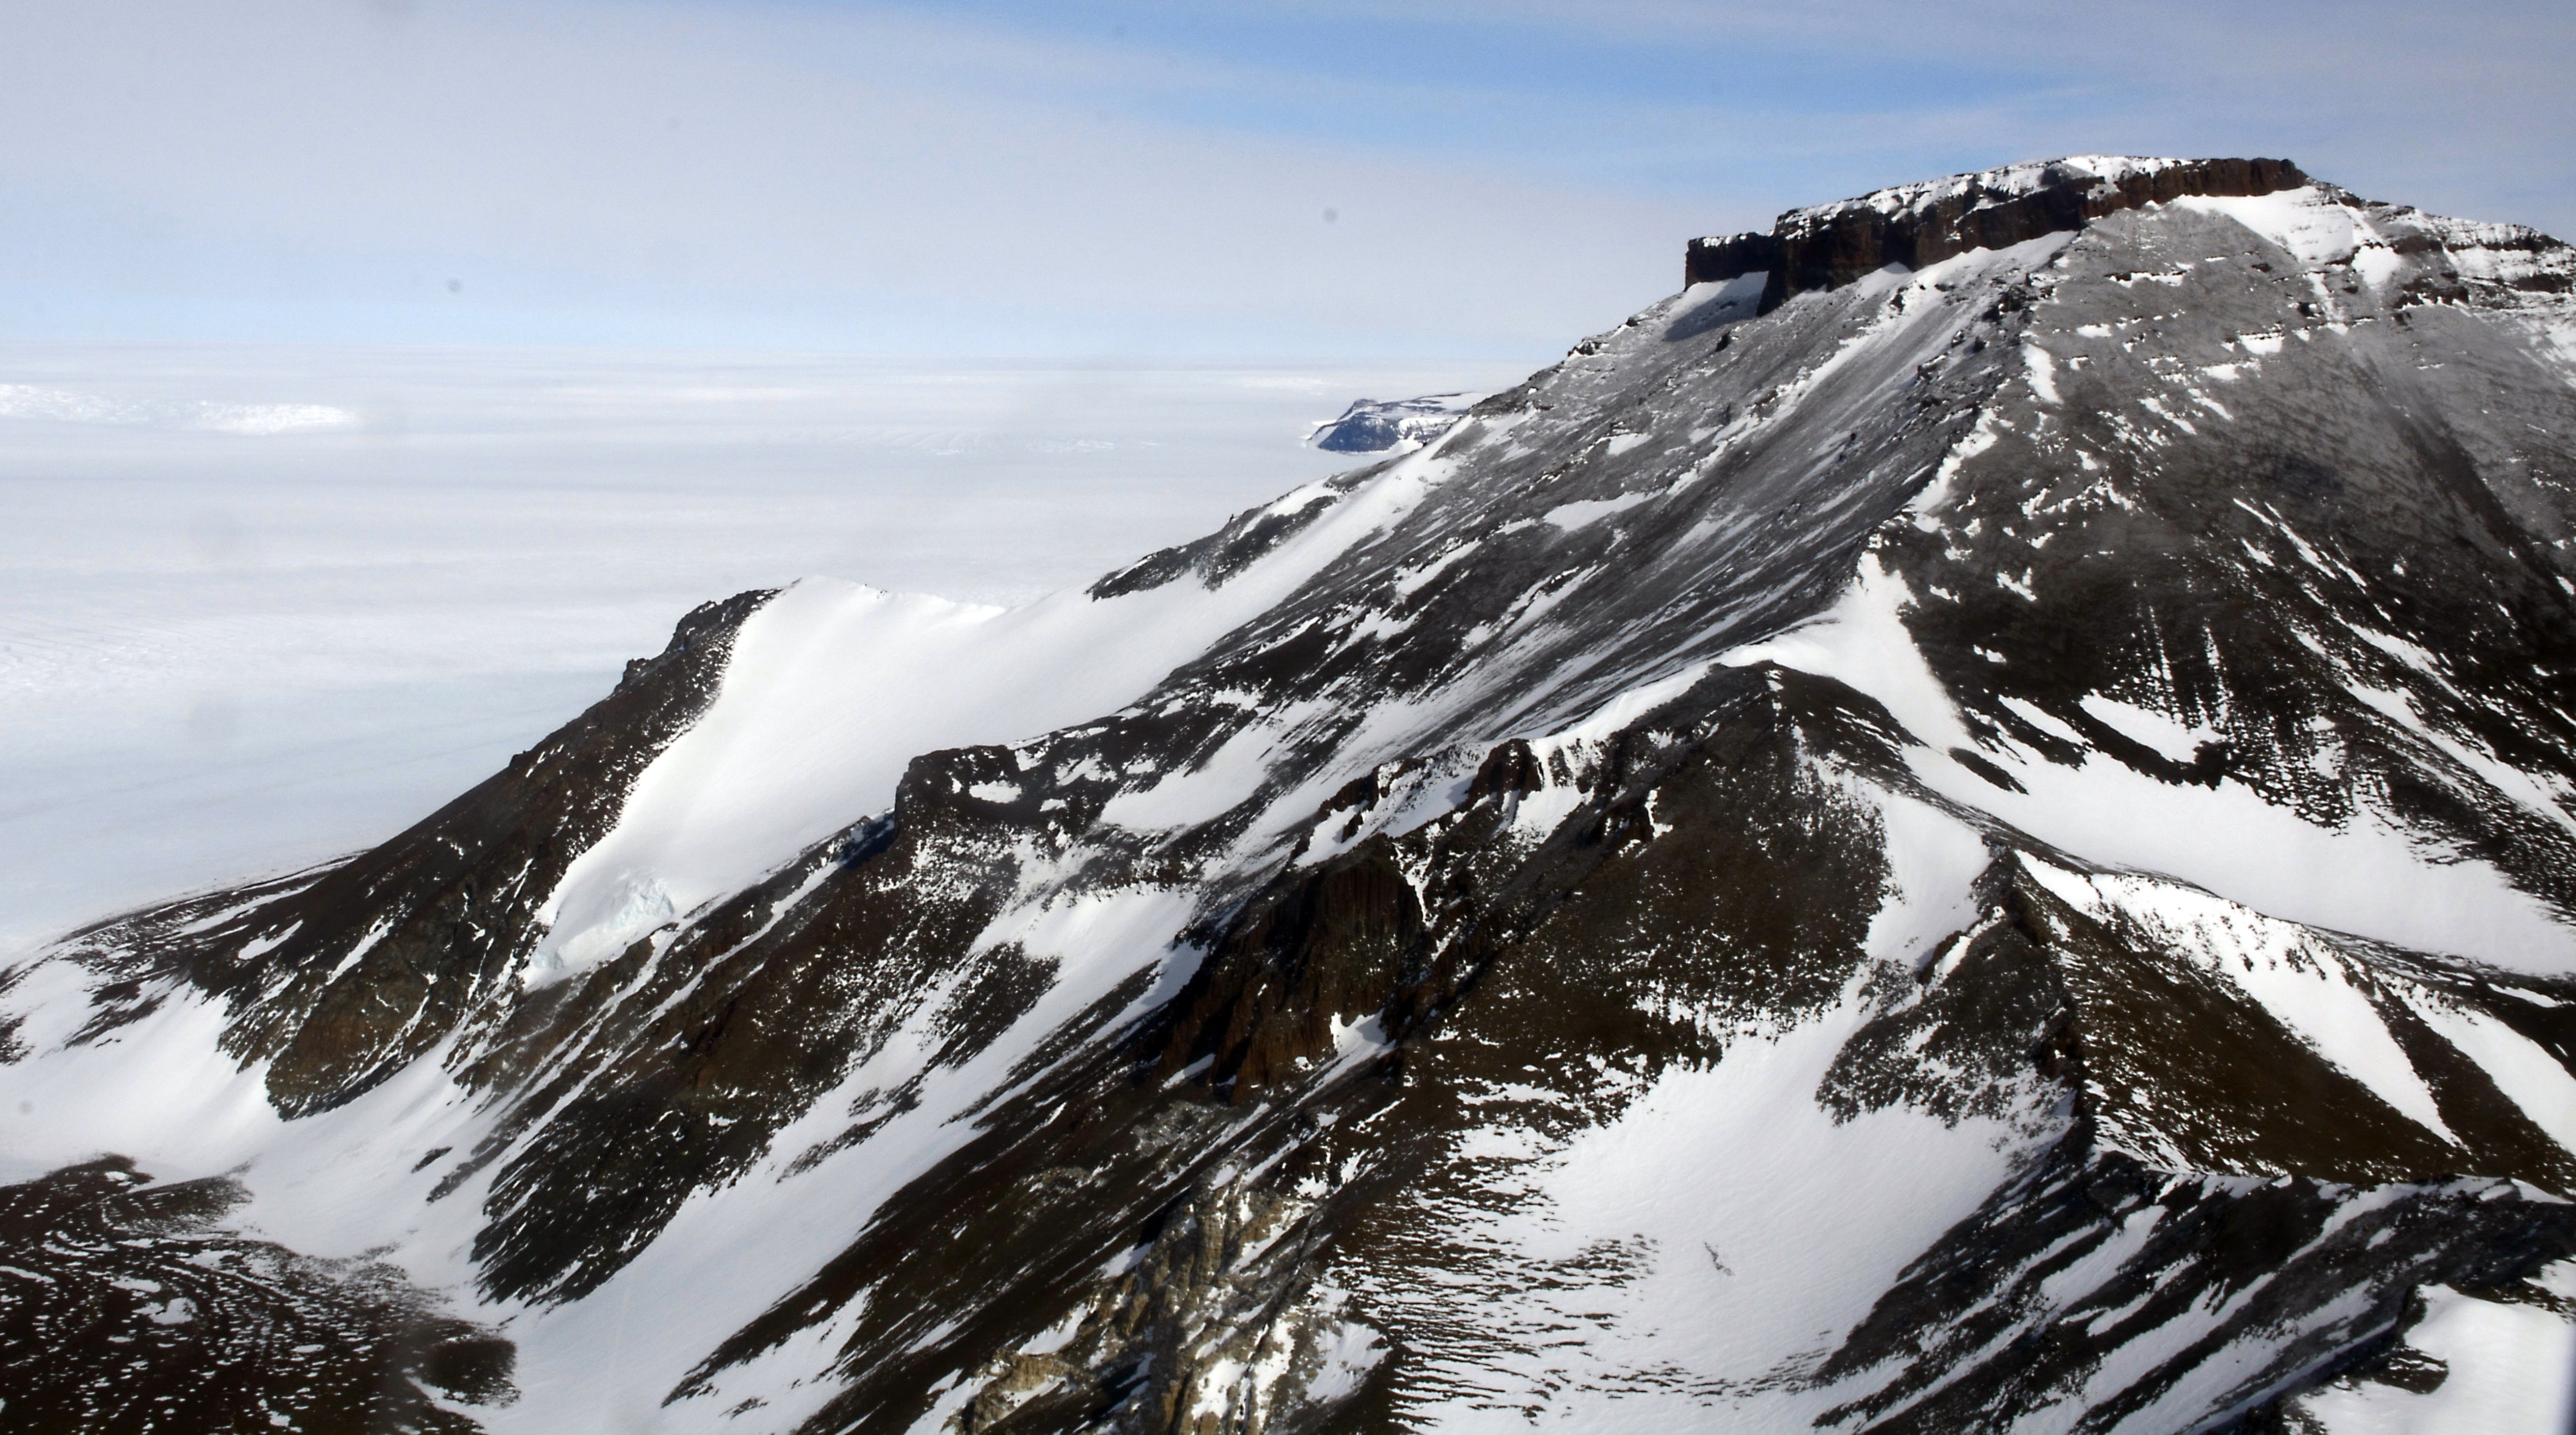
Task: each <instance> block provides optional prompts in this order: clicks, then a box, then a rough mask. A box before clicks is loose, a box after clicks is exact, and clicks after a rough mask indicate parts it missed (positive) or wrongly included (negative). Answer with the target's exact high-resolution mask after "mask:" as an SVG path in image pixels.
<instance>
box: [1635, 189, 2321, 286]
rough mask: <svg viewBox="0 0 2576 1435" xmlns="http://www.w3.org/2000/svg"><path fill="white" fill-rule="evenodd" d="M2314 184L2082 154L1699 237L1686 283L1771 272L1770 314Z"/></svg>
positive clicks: (1686, 260)
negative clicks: (2210, 201)
mask: <svg viewBox="0 0 2576 1435" xmlns="http://www.w3.org/2000/svg"><path fill="white" fill-rule="evenodd" d="M2105 168H2110V167H2109V166H2105ZM2307 182H2308V177H2307V175H2306V174H2305V173H2303V172H2302V171H2301V170H2300V169H2299V167H2298V166H2297V165H2295V164H2292V163H2291V162H2290V161H2288V160H2286V159H2198V160H2177V161H2171V162H2162V161H2135V160H2133V161H2124V162H2122V164H2121V166H2120V167H2119V168H2117V169H2114V170H2113V172H2112V173H2107V174H2105V173H2099V172H2097V171H2096V169H2095V168H2094V167H2093V166H2092V165H2089V164H2087V163H2085V162H2082V161H2076V160H2050V161H2048V162H2046V163H2044V164H2037V165H2016V166H2013V167H2011V168H2009V169H1997V170H1987V171H1984V172H1982V173H1979V174H1963V175H1956V176H1953V177H1951V178H1949V179H1946V180H1936V181H1933V182H1931V183H1929V184H1915V185H1906V186H1903V187H1901V188H1898V189H1883V190H1880V191H1878V192H1877V193H1876V194H1871V195H1866V196H1863V197H1862V198H1859V199H1850V200H1845V201H1843V202H1842V203H1840V204H1827V205H1818V206H1816V207H1814V208H1812V209H1793V210H1791V211H1789V212H1788V213H1786V214H1784V215H1781V216H1780V220H1779V223H1778V224H1776V225H1774V226H1773V227H1772V230H1771V232H1770V233H1768V234H1757V233H1751V232H1748V233H1744V234H1736V235H1729V236H1725V237H1722V238H1719V237H1712V238H1708V239H1694V240H1692V241H1691V242H1690V246H1689V248H1688V249H1687V250H1685V251H1684V255H1683V260H1682V282H1683V283H1684V284H1704V283H1712V282H1717V281H1721V280H1727V279H1734V278H1738V277H1740V276H1742V275H1746V274H1754V273H1768V274H1769V275H1770V276H1771V277H1770V282H1769V283H1767V284H1765V285H1764V286H1763V290H1762V308H1763V309H1764V310H1765V311H1766V312H1767V311H1769V310H1771V309H1773V308H1775V307H1777V306H1778V305H1779V304H1780V302H1781V301H1782V300H1785V299H1787V298H1788V297H1789V296H1791V295H1793V294H1803V293H1806V292H1808V291H1809V290H1813V289H1834V288H1839V287H1841V286H1842V285H1845V284H1849V283H1851V282H1852V281H1853V280H1855V279H1858V278H1859V277H1861V276H1862V275H1864V274H1869V273H1873V272H1875V271H1877V270H1880V269H1883V268H1885V267H1887V266H1888V265H1890V264H1902V265H1904V266H1906V267H1907V268H1909V269H1920V268H1922V267H1923V266H1924V265H1927V264H1936V263H1939V262H1940V261H1941V260H1944V259H1947V258H1949V257H1951V256H1952V255H1954V254H1965V253H1967V252H1968V251H1969V250H1971V249H2002V248H2005V247H2007V246H2010V245H2014V244H2020V243H2022V242H2023V241H2025V240H2031V239H2037V238H2038V237H2040V236H2041V235H2043V234H2054V233H2057V232H2059V231H2061V230H2067V229H2076V228H2080V227H2082V225H2083V224H2084V223H2085V221H2087V220H2092V219H2099V218H2101V217H2102V216H2104V215H2106V214H2114V213H2117V212H2118V211H2120V210H2123V209H2136V208H2138V207H2139V206H2141V205H2146V204H2162V203H2165V202H2166V201H2169V200H2175V199H2180V198H2182V197H2183V196H2185V195H2193V194H2213V195H2249V194H2270V193H2272V192H2274V191H2275V190H2283V189H2295V188H2297V187H2298V186H2300V185H2303V184H2306V183H2307Z"/></svg>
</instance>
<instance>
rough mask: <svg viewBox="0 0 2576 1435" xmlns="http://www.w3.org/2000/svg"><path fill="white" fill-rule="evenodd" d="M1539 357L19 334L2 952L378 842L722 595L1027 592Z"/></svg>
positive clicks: (3, 386)
mask: <svg viewBox="0 0 2576 1435" xmlns="http://www.w3.org/2000/svg"><path fill="white" fill-rule="evenodd" d="M1503 367H1504V368H1506V369H1507V368H1509V367H1510V366H1508V365H1506V366H1503ZM1469 368H1470V370H1472V366H1469ZM1509 377H1511V374H1509V373H1506V372H1500V371H1497V372H1494V373H1485V372H1481V371H1467V372H1462V371H1461V370H1460V369H1459V368H1458V367H1455V366H1452V367H1447V368H1439V369H1433V368H1428V367H1423V368H1406V367H1402V366H1396V365H1378V366H1375V367H1358V366H1332V365H1319V366H1302V367H1301V366H1295V365H1283V364H1267V365H1220V364H1201V365H1172V364H1146V363H1128V362H1108V361H1101V362H1087V361H1066V360H1032V361H990V360H938V361H921V360H887V359H868V358H852V357H833V356H809V355H706V354H646V353H608V352H576V351H534V350H468V349H426V348H412V349H393V348H378V349H361V348H321V347H309V346H294V347H290V346H220V345H151V346H143V345H86V346H76V345H67V344H60V343H48V344H31V343H13V344H6V345H0V511H5V512H6V513H7V514H8V518H9V521H8V522H7V523H6V524H0V950H17V949H23V948H24V947H26V946H29V945H32V944H33V943H35V942H37V941H40V940H43V939H45V938H47V937H50V936H52V935H55V934H58V933H59V932H60V931H62V930H64V929H65V928H67V927H69V926H70V925H73V924H75V923H77V922H80V921H83V920H86V919H89V918H94V917H98V916H104V915H107V914H108V913H110V912H112V911H115V910H119V909H121V908H123V907H126V906H130V905H132V904H135V903H139V902H143V901H148V900H151V899H154V898H156V897H162V896H166V895H168V894H170V893H171V892H174V891H178V890H183V889H187V888H191V887H198V886H206V885H213V884H217V883H223V882H229V881H233V880H237V879H240V878H243V877H246V876H250V875H253V874H256V873H260V872H267V871H274V870H278V869H281V868H287V867H292V866H296V865H299V864H302V863H305V862H310V861H314V860H318V859H320V858H324V857H327V856H331V855H334V854H337V853H339V852H343V851H347V850H350V849H352V848H355V847H358V846H362V845H365V844H367V843H371V842H374V841H377V840H381V839H382V838H383V837H385V836H387V835H390V834H391V833H392V832H394V831H396V830H398V829H399V828H401V827H402V826H404V825H406V824H408V823H409V822H410V821H412V820H414V819H416V818H418V817H420V816H423V815H425V814H426V813H428V812H429V811H430V810H432V809H433V808H435V807H436V806H438V805H439V804H440V803H442V802H444V801H446V800H447V799H448V798H450V797H452V796H454V795H455V794H456V793H457V792H460V791H462V790H464V789H465V788H466V787H468V786H470V785H472V784H473V783H474V782H475V781H476V780H478V779H480V778H481V777H482V776H484V775H485V774H487V773H489V772H491V771H492V770H494V769H495V768H496V767H498V766H499V765H500V764H501V763H502V762H504V761H506V760H507V759H508V756H509V754H510V753H511V752H513V751H515V750H517V749H519V748H522V747H525V746H527V745H528V744H529V743H530V742H531V741H533V740H534V739H535V738H537V737H538V736H539V735H541V734H543V733H545V732H547V731H549V730H551V729H552V728H554V727H555V726H557V725H558V724H559V723H561V722H562V721H564V720H565V719H566V718H569V717H570V716H572V715H573V714H574V713H577V712H579V711H580V710H581V708H582V707H584V706H585V705H587V704H588V703H589V702H591V701H592V700H594V699H595V698H597V697H598V696H599V695H600V694H602V693H604V692H605V691H606V690H607V688H608V686H609V685H610V684H611V683H612V682H613V681H614V679H615V676H616V673H617V670H618V668H619V665H620V664H622V663H623V662H624V661H625V660H627V659H628V658H632V657H638V656H643V655H647V654H650V653H653V652H656V651H659V649H660V648H661V646H662V644H663V642H664V641H665V640H666V639H667V638H668V636H669V633H670V627H671V624H672V622H673V621H674V620H676V619H677V618H678V617H679V616H680V615H681V614H682V613H684V612H686V611H687V610H688V609H689V608H691V607H693V606H695V605H696V604H698V603H700V602H703V601H705V600H707V599H710V598H716V597H721V596H724V595H726V594H729V593H733V592H737V591H740V590H742V589H745V588H751V587H759V586H769V585H775V584H780V583H784V582H787V581H790V580H793V579H796V578H799V577H804V576H808V575H832V576H836V577H841V578H847V579H851V580H854V581H858V582H863V583H867V584H869V585H872V586H874V587H878V588H883V589H888V590H893V591H899V592H921V593H936V594H939V595H941V596H944V597H948V598H953V599H958V600H964V601H970V602H979V603H1019V602H1024V601H1027V600H1029V599H1032V598H1034V597H1036V596H1038V595H1040V594H1042V593H1045V592H1047V591H1049V590H1052V589H1056V588H1060V587H1063V586H1065V585H1068V584H1076V583H1083V582H1087V581H1089V580H1090V579H1092V578H1093V577H1095V576H1097V575H1098V574H1100V573H1102V572H1104V571H1106V570H1108V569H1110V568H1113V567H1115V566H1117V565H1119V564H1120V563H1122V562H1125V561H1127V560H1129V559H1131V558H1133V557H1135V556H1136V555H1137V554H1140V553H1142V552H1145V551H1147V550H1149V549H1151V548H1154V547H1157V546H1160V545H1163V544H1166V543H1171V542H1178V541H1182V540H1185V539H1188V538H1191V537H1195V536H1196V535H1198V534H1200V533H1203V532H1205V531H1207V530H1208V529H1210V528H1212V527H1214V526H1215V525H1216V524H1217V523H1218V522H1220V521H1221V520H1222V519H1223V517H1224V516H1225V515H1226V514H1228V513H1231V512H1234V511H1236V510H1238V509H1241V508H1244V507H1247V506H1249V505H1252V504H1254V503H1258V502H1262V501H1264V500H1267V499H1269V498H1271V497H1273V496H1275V495H1277V494H1278V493H1280V492H1282V491H1284V490H1286V489H1288V488H1291V487H1294V486H1295V485H1297V484H1298V483H1300V482H1302V481H1305V480H1308V479H1312V478H1315V477H1318V476H1321V475H1323V474H1326V473H1329V472H1332V471H1335V470H1337V469H1340V468H1343V467H1347V466H1348V465H1349V464H1350V462H1351V460H1350V459H1349V458H1347V457H1346V456H1336V455H1332V454H1323V453H1317V452H1314V451H1312V450H1310V449H1306V448H1303V447H1301V446H1300V443H1299V440H1300V438H1301V437H1302V436H1303V435H1304V434H1305V433H1306V431H1307V430H1308V429H1309V428H1310V427H1311V426H1312V425H1313V424H1314V423H1315V422H1316V421H1317V420H1318V419H1319V418H1323V417H1327V416H1329V415H1331V414H1333V413H1335V412H1337V411H1339V410H1340V409H1341V408H1342V407H1343V406H1344V405H1346V404H1347V403H1349V402H1350V400H1351V399H1353V398H1354V397H1360V396H1368V397H1380V396H1402V395H1405V394H1411V393H1417V392H1422V391H1425V390H1432V389H1442V388H1456V387H1459V386H1460V385H1461V384H1462V383H1468V382H1474V383H1478V384H1486V385H1491V384H1494V383H1497V382H1499V381H1501V380H1503V379H1507V378H1509Z"/></svg>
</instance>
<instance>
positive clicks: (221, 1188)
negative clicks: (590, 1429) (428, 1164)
mask: <svg viewBox="0 0 2576 1435" xmlns="http://www.w3.org/2000/svg"><path fill="white" fill-rule="evenodd" d="M242 1198H243V1191H242V1188H241V1186H240V1183H238V1182H236V1181H233V1180H231V1179H229V1178H224V1177H214V1178H209V1179H204V1180H197V1181H176V1182H171V1183H169V1184H166V1185H164V1184H157V1183H155V1182H154V1180H153V1179H152V1177H151V1176H149V1175H146V1174H144V1173H143V1172H140V1171H137V1170H135V1169H134V1163H133V1162H131V1161H129V1160H127V1159H125V1158H124V1157H122V1156H107V1157H102V1158H100V1159H98V1160H96V1161H91V1162H88V1163H85V1164H83V1165H79V1166H72V1167H67V1168H65V1169H63V1170H60V1171H56V1172H53V1173H52V1174H50V1175H47V1176H43V1177H40V1178H38V1179H36V1180H33V1181H24V1182H20V1183H19V1184H17V1185H13V1186H0V1279H4V1280H5V1281H6V1283H7V1284H6V1286H5V1288H0V1392H5V1396H0V1432H6V1435H21V1432H24V1435H59V1432H63V1431H74V1430H82V1431H88V1430H96V1431H128V1430H132V1431H163V1432H171V1435H194V1432H206V1435H216V1432H226V1431H241V1430H266V1429H271V1428H279V1429H289V1430H305V1431H312V1432H315V1435H370V1432H374V1431H379V1430H411V1431H419V1432H425V1435H473V1432H475V1431H478V1430H480V1429H482V1426H481V1425H480V1424H478V1423H477V1422H476V1421H474V1420H473V1419H472V1418H470V1417H468V1416H466V1415H465V1414H463V1413H461V1412H459V1411H457V1410H455V1409H452V1408H450V1407H452V1406H453V1405H456V1404H460V1403H461V1404H467V1405H482V1406H490V1405H505V1404H508V1403H509V1402H510V1401H511V1400H512V1399H514V1398H515V1397H516V1396H517V1393H518V1392H517V1391H516V1390H515V1389H514V1388H513V1386H512V1385H511V1381H510V1376H511V1372H512V1367H513V1365H514V1364H515V1362H516V1358H517V1354H516V1351H515V1350H514V1348H513V1347H512V1346H511V1344H510V1342H509V1341H507V1340H504V1339H502V1338H501V1337H500V1336H498V1335H495V1334H493V1333H492V1332H491V1331H490V1330H488V1329H485V1328H483V1327H481V1326H477V1325H475V1324H473V1323H471V1322H468V1321H463V1320H458V1319H455V1318H454V1317H452V1316H448V1315H445V1314H443V1313H441V1312H440V1310H439V1309H438V1307H437V1305H436V1304H435V1303H434V1302H433V1301H431V1300H430V1299H429V1298H428V1297H426V1296H425V1295H424V1294H422V1293H421V1292H420V1291H417V1290H415V1289H413V1288H412V1287H411V1285H410V1283H409V1282H408V1281H406V1280H405V1279H404V1278H403V1275H402V1273H401V1272H400V1271H398V1270H396V1269H394V1268H392V1267H390V1266H384V1265H379V1264H376V1263H374V1262H372V1261H369V1260H367V1259H364V1258H360V1259H357V1260H343V1261H322V1260H315V1259H312V1258H311V1257H308V1256H303V1255H299V1254H297V1253H295V1252H293V1251H290V1250H287V1249H285V1248H283V1247H281V1246H277V1245H274V1244H271V1243H269V1242H266V1241H259V1240H252V1239H249V1238H247V1237H244V1236H241V1235H238V1234H234V1233H231V1232H228V1231H226V1230H224V1229H222V1228H221V1226H220V1224H219V1223H220V1222H221V1221H222V1219H223V1217H224V1216H225V1215H226V1214H227V1213H228V1212H230V1211H231V1210H232V1209H233V1208H234V1207H235V1206H237V1205H239V1204H240V1203H241V1201H242ZM433 1391H435V1392H439V1394H440V1395H441V1396H443V1397H444V1398H443V1400H442V1399H440V1398H436V1397H434V1396H433V1395H432V1393H431V1392H433Z"/></svg>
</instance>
